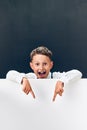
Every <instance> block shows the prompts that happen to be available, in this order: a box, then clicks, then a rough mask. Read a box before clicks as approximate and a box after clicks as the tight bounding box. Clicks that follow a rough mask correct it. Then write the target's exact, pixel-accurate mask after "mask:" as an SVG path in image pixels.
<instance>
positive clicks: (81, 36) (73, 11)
mask: <svg viewBox="0 0 87 130" xmlns="http://www.w3.org/2000/svg"><path fill="white" fill-rule="evenodd" d="M39 45H44V46H47V47H48V48H49V49H51V50H52V51H53V57H54V58H53V60H54V67H53V69H52V71H60V72H62V71H68V70H71V69H79V70H80V71H81V72H82V73H83V77H87V58H86V55H87V0H66V1H65V0H0V78H5V76H6V73H7V72H8V71H9V70H11V69H14V70H17V71H19V72H25V73H28V72H29V71H31V69H30V67H29V53H30V51H31V50H32V49H34V48H35V47H38V46H39Z"/></svg>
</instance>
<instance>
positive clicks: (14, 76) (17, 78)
mask: <svg viewBox="0 0 87 130" xmlns="http://www.w3.org/2000/svg"><path fill="white" fill-rule="evenodd" d="M23 77H26V74H25V73H19V72H18V71H15V70H10V71H9V72H8V73H7V74H6V79H9V80H12V81H14V82H17V83H20V84H21V81H22V79H23Z"/></svg>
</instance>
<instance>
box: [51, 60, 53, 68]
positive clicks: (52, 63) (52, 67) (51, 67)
mask: <svg viewBox="0 0 87 130" xmlns="http://www.w3.org/2000/svg"><path fill="white" fill-rule="evenodd" d="M52 68H53V61H51V69H52Z"/></svg>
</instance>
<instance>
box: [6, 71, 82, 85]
mask: <svg viewBox="0 0 87 130" xmlns="http://www.w3.org/2000/svg"><path fill="white" fill-rule="evenodd" d="M51 75H52V76H51ZM23 77H26V78H27V79H37V76H36V75H35V73H27V74H25V73H19V72H18V71H15V70H10V71H9V72H8V73H7V74H6V79H9V80H12V81H14V82H17V83H20V84H21V81H22V79H23ZM52 77H53V79H58V80H59V81H62V82H63V83H64V84H65V83H68V82H72V81H76V80H78V79H80V78H81V77H82V73H81V72H80V71H79V70H76V69H74V70H70V71H68V72H63V73H60V72H53V73H51V72H49V75H48V76H47V79H51V78H52Z"/></svg>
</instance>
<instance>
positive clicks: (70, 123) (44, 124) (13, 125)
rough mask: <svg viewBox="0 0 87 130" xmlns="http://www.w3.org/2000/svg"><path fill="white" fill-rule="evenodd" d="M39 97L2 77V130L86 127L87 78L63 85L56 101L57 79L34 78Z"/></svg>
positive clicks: (51, 129) (70, 129) (0, 102)
mask: <svg viewBox="0 0 87 130" xmlns="http://www.w3.org/2000/svg"><path fill="white" fill-rule="evenodd" d="M30 83H31V86H32V88H33V91H34V93H35V96H36V98H35V99H33V97H32V95H31V94H29V95H26V94H25V93H24V92H23V91H22V89H21V85H19V84H17V83H15V82H12V81H9V80H7V79H0V130H87V79H81V80H79V81H77V82H76V83H72V84H67V85H66V86H65V87H64V93H63V96H62V97H60V96H59V95H57V97H56V100H55V101H54V102H53V101H52V98H53V94H54V89H55V84H56V80H54V79H32V80H30Z"/></svg>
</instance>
